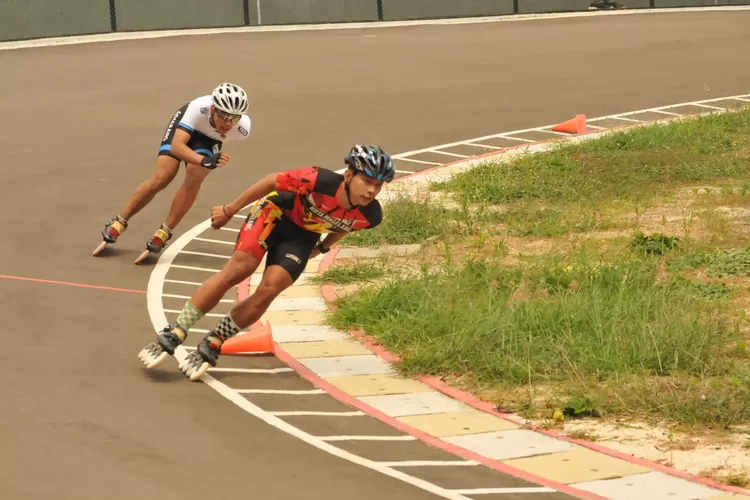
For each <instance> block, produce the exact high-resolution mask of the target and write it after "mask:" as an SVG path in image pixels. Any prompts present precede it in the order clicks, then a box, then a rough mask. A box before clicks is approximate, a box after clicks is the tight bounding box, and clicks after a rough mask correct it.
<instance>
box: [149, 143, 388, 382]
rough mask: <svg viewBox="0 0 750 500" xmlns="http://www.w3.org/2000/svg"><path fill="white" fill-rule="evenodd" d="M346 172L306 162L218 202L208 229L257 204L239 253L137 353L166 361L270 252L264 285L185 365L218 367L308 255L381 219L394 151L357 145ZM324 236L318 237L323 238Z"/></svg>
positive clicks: (196, 372) (194, 371) (200, 370)
mask: <svg viewBox="0 0 750 500" xmlns="http://www.w3.org/2000/svg"><path fill="white" fill-rule="evenodd" d="M345 163H346V164H347V165H348V168H347V169H346V171H345V172H344V173H343V174H338V173H336V172H333V171H331V170H328V169H325V168H320V167H314V166H313V167H306V168H301V169H298V170H289V171H284V172H279V173H277V174H270V175H268V176H266V177H264V178H263V179H261V180H260V181H259V182H257V183H255V184H254V185H252V186H251V187H250V188H249V189H247V190H246V191H245V192H244V193H242V194H241V195H240V196H239V197H237V198H236V199H235V200H234V201H232V202H231V203H229V204H227V205H224V206H220V207H213V209H212V210H211V226H212V227H213V228H214V229H218V228H220V227H222V226H224V225H225V224H226V223H227V222H228V221H229V220H230V219H231V218H232V217H233V216H234V215H235V214H236V213H237V212H239V211H240V210H241V209H242V208H243V207H245V206H248V205H250V204H251V203H254V202H255V203H254V204H253V206H252V209H251V211H250V213H249V214H248V216H247V217H246V218H245V221H244V223H243V224H242V227H241V229H240V232H239V235H238V236H237V240H236V242H235V246H234V251H233V253H232V256H231V258H230V260H229V262H228V263H227V264H226V265H225V266H224V268H223V269H222V270H221V271H219V272H218V273H216V274H215V275H213V276H212V277H210V278H208V279H207V280H206V281H205V282H203V284H202V285H201V286H200V287H199V288H198V290H196V292H195V293H194V294H193V296H192V297H191V298H190V300H188V301H187V302H186V303H185V305H184V307H183V308H182V311H181V312H180V314H179V316H178V318H177V320H176V322H175V323H174V324H170V325H167V326H166V327H165V328H164V329H163V330H162V331H161V332H160V333H159V334H158V335H157V339H156V341H155V342H152V343H150V344H148V345H147V346H146V347H145V348H144V349H143V350H141V352H140V353H139V355H138V357H139V359H140V360H141V361H142V362H143V363H144V364H145V365H146V367H147V368H152V367H154V366H156V365H158V364H159V363H161V362H162V361H163V360H164V359H165V358H166V357H167V356H168V355H174V352H175V349H176V348H177V347H178V346H179V345H181V344H182V343H183V342H185V339H186V337H187V334H188V331H189V330H190V328H191V327H192V326H193V325H194V324H195V323H196V322H198V321H200V319H201V318H203V317H204V316H205V315H206V314H207V313H208V312H210V311H211V310H212V309H213V308H214V307H215V306H216V304H218V303H219V300H221V298H222V297H223V296H224V294H225V293H226V292H227V291H228V290H229V289H230V288H232V287H233V286H236V285H237V284H239V283H241V282H242V281H243V280H244V279H246V278H247V277H248V276H250V275H251V274H252V273H253V272H255V270H256V269H257V268H258V266H259V265H260V262H261V260H262V259H263V256H264V255H266V253H267V256H266V267H265V271H264V273H263V277H262V278H261V282H260V284H259V285H258V286H257V288H256V290H255V292H254V293H253V294H252V295H250V296H249V297H248V298H247V299H246V300H244V301H242V302H239V303H236V304H235V305H234V306H233V307H232V309H231V311H230V312H229V313H228V314H227V315H226V316H225V317H224V318H223V319H222V320H221V321H220V322H219V324H218V326H217V327H216V328H215V329H213V330H210V331H209V332H208V333H207V334H206V335H205V336H204V337H203V339H202V340H201V341H200V343H199V344H198V347H197V349H196V350H195V351H193V352H191V353H190V355H188V357H187V358H186V360H185V361H184V362H183V363H182V364H181V365H180V370H181V371H182V372H183V373H184V374H185V375H187V376H188V377H189V378H190V379H191V380H198V379H199V378H200V377H201V376H202V375H203V374H204V373H205V372H206V370H208V367H209V365H210V366H216V363H217V360H218V357H219V354H220V348H221V345H222V343H223V342H224V341H225V340H227V339H228V338H230V337H232V336H234V335H236V334H237V333H238V332H239V331H241V330H242V329H244V328H247V327H248V326H250V325H252V324H253V323H255V322H256V321H258V320H259V319H260V318H261V316H262V315H263V314H264V313H265V312H266V310H267V309H268V307H269V306H270V305H271V303H272V302H273V301H274V299H275V298H276V297H277V296H278V295H279V294H280V293H281V292H283V291H284V290H286V289H287V288H288V287H290V286H291V285H292V284H293V283H294V282H295V281H297V279H298V278H299V276H300V274H301V273H302V272H303V270H304V269H305V266H306V264H307V262H308V260H309V259H310V258H313V257H316V256H317V255H319V254H320V253H325V252H327V251H328V250H330V248H331V245H333V244H334V243H336V242H337V241H339V240H341V239H342V238H343V237H344V236H346V235H347V234H348V233H350V232H352V231H361V230H364V229H371V228H374V227H376V226H378V225H379V224H380V222H381V220H382V209H381V205H380V202H379V201H378V200H377V199H376V197H377V195H378V193H379V192H380V190H381V188H382V187H383V184H384V183H385V182H390V181H391V180H393V176H394V173H395V170H394V165H393V160H392V159H391V157H390V155H389V154H388V153H386V152H385V151H383V150H382V149H380V148H379V147H377V146H371V145H361V144H357V145H355V146H353V147H352V148H351V150H350V151H349V153H348V154H347V155H346V157H345ZM322 234H326V236H325V238H324V239H323V240H322V241H321V235H322Z"/></svg>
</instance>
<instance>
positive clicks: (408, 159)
mask: <svg viewBox="0 0 750 500" xmlns="http://www.w3.org/2000/svg"><path fill="white" fill-rule="evenodd" d="M394 158H396V157H395V156H394ZM397 159H398V160H402V161H412V162H414V163H424V164H425V165H432V166H439V165H442V163H435V162H434V161H422V160H412V159H411V158H397Z"/></svg>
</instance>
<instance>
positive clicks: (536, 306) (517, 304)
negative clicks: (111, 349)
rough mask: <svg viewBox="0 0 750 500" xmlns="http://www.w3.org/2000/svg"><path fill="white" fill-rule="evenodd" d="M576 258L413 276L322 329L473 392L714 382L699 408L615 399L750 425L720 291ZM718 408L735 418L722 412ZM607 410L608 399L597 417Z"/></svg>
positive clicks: (634, 394)
mask: <svg viewBox="0 0 750 500" xmlns="http://www.w3.org/2000/svg"><path fill="white" fill-rule="evenodd" d="M576 257H578V258H577V259H572V260H569V261H563V262H552V261H551V260H550V259H541V260H537V261H533V262H532V263H529V264H525V265H522V266H521V265H519V266H515V267H508V266H505V265H501V264H498V263H493V262H487V261H480V260H473V261H471V260H470V261H466V262H464V263H463V265H460V266H459V267H455V268H451V269H444V270H443V271H442V272H439V273H433V274H424V275H422V276H421V277H420V278H418V279H415V278H413V277H411V278H400V277H395V278H392V279H391V280H389V282H388V283H387V284H386V285H385V286H382V287H369V288H365V289H364V290H362V291H361V292H360V293H358V294H356V295H353V296H349V297H345V298H343V299H341V300H339V302H338V306H339V308H338V309H337V311H336V312H334V313H332V315H331V318H330V320H331V322H332V324H333V325H334V326H336V327H338V328H357V329H362V330H364V331H367V332H369V333H371V334H373V335H375V336H376V337H377V339H378V340H379V341H380V342H382V343H383V344H384V345H385V346H386V347H387V348H388V349H390V350H393V351H394V352H397V353H399V354H400V355H401V356H402V357H403V361H402V363H401V364H400V367H401V368H402V369H403V370H405V371H406V372H407V373H426V374H433V375H441V374H446V373H470V374H471V377H472V378H473V379H474V382H475V383H476V384H478V385H487V384H500V385H503V386H506V387H514V386H523V385H525V384H529V383H530V384H540V383H550V382H552V383H555V382H566V381H570V380H573V381H574V382H576V384H578V383H581V382H582V381H585V383H583V386H585V387H586V389H587V391H589V392H591V393H593V394H595V399H597V400H601V401H605V400H607V397H606V395H604V394H598V392H599V390H600V389H602V388H605V389H606V390H612V386H615V387H616V386H617V384H618V381H619V380H621V379H628V378H631V377H642V376H658V377H669V378H675V377H676V379H677V380H683V379H685V380H696V381H703V382H706V381H710V383H711V385H712V387H713V390H712V392H711V393H710V394H709V396H710V397H711V398H712V399H713V398H718V399H717V400H716V401H710V403H711V404H712V407H711V408H710V409H709V410H707V411H699V410H698V408H701V407H704V406H705V405H706V404H708V403H703V402H701V401H700V399H699V400H697V401H696V400H695V399H690V398H686V397H685V393H684V391H680V392H679V397H675V398H674V400H672V401H669V404H668V405H667V406H668V408H665V407H663V406H662V405H664V404H665V397H666V396H667V395H666V394H665V393H664V392H663V391H658V392H655V393H653V394H651V397H650V393H649V392H648V391H645V392H644V390H643V389H644V387H640V389H639V390H637V391H636V390H632V391H630V392H629V393H626V392H618V398H615V399H614V400H612V401H616V402H618V404H621V405H622V406H623V407H628V408H634V409H635V408H637V409H639V410H641V411H647V412H654V413H662V414H663V413H666V412H667V411H668V413H669V414H670V415H672V416H673V417H675V418H678V419H679V420H694V421H701V422H718V423H720V424H727V425H728V424H733V423H737V422H738V421H743V420H744V419H747V418H750V399H747V396H748V394H747V389H743V390H740V389H742V387H747V384H748V382H750V369H748V365H747V364H746V363H747V361H748V360H749V359H748V355H747V354H748V353H747V352H746V350H745V349H743V348H742V347H738V346H741V345H742V343H741V342H742V339H741V336H740V335H739V333H738V331H737V329H736V328H735V325H734V324H733V323H732V322H731V321H728V320H727V319H721V317H719V315H717V314H715V312H716V311H719V310H721V300H722V299H723V298H724V297H725V296H726V293H724V292H723V289H722V288H721V287H719V288H713V287H710V286H709V287H705V286H704V285H701V284H698V283H694V282H691V281H690V280H686V279H669V280H666V281H664V282H659V281H658V279H657V276H658V274H659V273H658V262H657V261H656V260H643V259H632V260H630V261H622V262H617V263H604V262H593V261H589V260H587V256H584V255H579V256H576ZM573 283H575V285H573ZM737 380H739V381H740V386H736V385H735V382H736V381H737ZM600 383H601V384H604V385H602V386H601V387H599V386H598V384H600ZM589 384H590V385H589ZM615 390H616V389H615ZM564 394H565V393H564V392H561V395H564ZM571 394H573V393H571ZM628 394H629V397H630V398H633V399H632V400H628V399H627V398H628ZM693 396H695V397H697V398H700V395H699V394H698V392H696V393H695V394H693ZM649 398H650V399H649ZM646 403H647V406H646V407H644V404H646ZM602 404H603V403H602ZM722 405H724V406H726V407H727V408H729V407H731V408H735V410H733V413H732V414H731V415H730V414H728V412H727V411H718V410H719V409H721V407H722ZM608 409H609V410H611V409H613V407H612V406H611V401H610V403H607V405H606V406H605V407H604V408H600V411H606V410H608Z"/></svg>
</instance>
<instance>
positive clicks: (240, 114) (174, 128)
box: [93, 83, 251, 264]
mask: <svg viewBox="0 0 750 500" xmlns="http://www.w3.org/2000/svg"><path fill="white" fill-rule="evenodd" d="M247 108H248V102H247V94H246V93H245V91H244V90H243V89H242V88H241V87H239V86H238V85H235V84H232V83H222V84H221V85H219V86H218V87H216V88H215V89H214V90H213V92H212V93H211V94H210V95H205V96H201V97H198V98H196V99H193V100H192V101H190V102H188V103H187V104H185V105H184V106H182V107H181V108H180V109H178V110H177V111H176V112H175V114H174V116H173V117H172V119H171V120H170V122H169V125H168V126H167V129H166V131H165V133H164V137H163V139H162V143H161V146H160V147H159V152H158V155H157V158H156V169H155V170H154V172H153V174H152V175H151V177H149V178H148V179H146V180H144V181H143V182H141V184H140V185H139V186H138V187H137V188H136V189H135V191H134V192H133V194H132V195H131V196H130V199H129V200H128V201H127V202H126V203H125V206H124V207H123V208H122V210H121V211H120V212H119V213H118V214H117V215H116V216H115V217H113V218H112V220H111V221H109V222H107V223H106V224H105V225H104V229H103V230H102V238H103V241H102V243H101V244H100V245H99V246H98V247H97V248H96V250H94V253H93V254H94V255H97V254H99V252H101V250H102V249H103V248H104V247H105V246H107V245H109V244H113V243H115V242H116V241H117V239H118V238H119V237H120V235H122V233H123V232H124V231H125V230H126V229H127V227H128V223H129V221H130V220H131V219H132V217H133V216H135V215H136V214H137V213H138V212H140V211H141V210H142V209H143V208H144V207H145V206H146V205H148V204H149V203H150V202H151V200H152V199H153V198H154V196H156V194H157V193H159V192H160V191H161V190H163V189H164V188H165V187H167V186H168V185H169V184H170V183H171V182H172V180H174V178H175V176H176V175H177V171H178V170H179V167H180V163H181V162H184V163H185V180H184V182H183V183H182V186H180V188H179V190H178V191H177V193H175V196H174V198H173V200H172V205H171V207H170V210H169V214H168V215H167V218H166V219H165V221H164V222H163V223H162V224H161V226H159V228H158V229H157V230H156V232H155V233H154V235H153V236H152V237H151V239H150V240H148V241H147V242H146V250H145V251H144V252H143V253H142V254H141V255H140V256H139V257H138V258H137V259H136V261H135V263H136V264H138V263H140V262H141V261H142V260H143V259H145V258H146V257H147V256H148V255H149V253H156V254H158V253H159V252H161V251H162V249H163V248H164V245H165V244H166V243H167V241H169V240H170V239H171V238H172V231H174V229H175V227H177V224H179V222H180V221H181V220H182V218H183V217H184V216H185V214H187V212H188V211H189V210H190V208H191V207H192V206H193V204H194V203H195V200H196V198H197V197H198V192H199V191H200V188H201V185H202V184H203V181H204V180H205V178H206V177H207V176H208V175H209V174H210V173H211V171H213V170H214V169H216V168H221V167H223V166H225V165H226V164H227V163H228V162H229V159H230V157H229V155H227V154H226V153H224V152H222V151H221V149H222V145H223V143H224V142H225V141H232V140H245V139H247V137H248V135H249V134H250V124H251V120H250V117H249V116H248V115H246V114H244V113H245V111H247Z"/></svg>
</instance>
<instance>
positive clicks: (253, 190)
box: [224, 174, 276, 216]
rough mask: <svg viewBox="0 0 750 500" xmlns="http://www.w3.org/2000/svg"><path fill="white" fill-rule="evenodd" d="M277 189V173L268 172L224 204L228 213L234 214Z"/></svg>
mask: <svg viewBox="0 0 750 500" xmlns="http://www.w3.org/2000/svg"><path fill="white" fill-rule="evenodd" d="M275 189H276V174H268V175H267V176H265V177H263V178H262V179H261V180H259V181H258V182H256V183H255V184H253V185H252V186H250V187H249V188H247V189H246V190H245V192H243V193H242V194H241V195H239V196H238V197H237V198H235V199H234V200H233V201H231V202H230V203H227V204H226V205H224V211H225V212H226V215H229V216H233V215H234V214H236V213H237V212H239V211H240V210H242V209H243V208H244V207H246V206H248V205H249V204H251V203H252V202H254V201H257V200H259V199H261V198H262V197H264V196H265V195H267V194H268V193H270V192H272V191H273V190H275Z"/></svg>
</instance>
